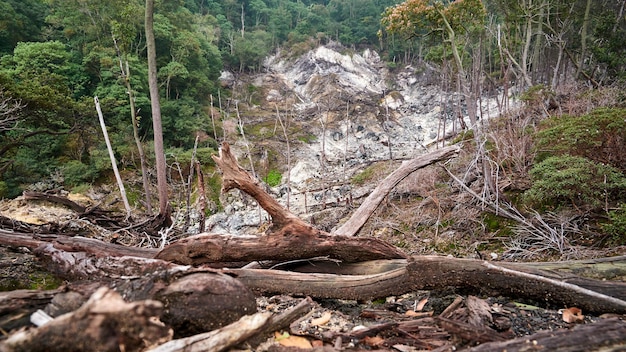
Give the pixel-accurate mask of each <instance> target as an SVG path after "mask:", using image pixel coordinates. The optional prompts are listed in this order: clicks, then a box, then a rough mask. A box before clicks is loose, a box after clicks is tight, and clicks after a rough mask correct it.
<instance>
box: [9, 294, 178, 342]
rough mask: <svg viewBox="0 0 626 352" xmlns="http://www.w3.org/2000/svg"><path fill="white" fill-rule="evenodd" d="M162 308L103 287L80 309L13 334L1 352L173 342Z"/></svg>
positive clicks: (153, 303) (158, 304)
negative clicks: (170, 340) (123, 296)
mask: <svg viewBox="0 0 626 352" xmlns="http://www.w3.org/2000/svg"><path fill="white" fill-rule="evenodd" d="M162 309H163V305H162V304H161V303H160V302H157V301H151V300H146V301H138V302H132V303H126V302H124V300H123V299H122V298H121V296H120V295H119V294H117V293H115V292H114V291H112V290H110V289H107V288H102V289H99V290H98V291H96V292H95V293H94V294H93V295H92V296H91V298H90V299H89V300H88V301H87V302H86V303H85V304H84V305H83V306H82V307H81V308H79V309H78V310H76V311H74V312H71V313H68V314H65V315H62V316H60V317H58V318H56V319H54V320H51V321H50V322H48V323H46V324H44V325H43V326H41V327H39V328H35V329H30V330H26V331H23V332H20V333H16V334H13V335H11V336H10V337H9V338H8V339H7V340H6V341H4V342H3V343H2V344H1V345H0V350H1V351H3V352H5V351H6V352H12V351H31V352H37V351H42V352H44V351H49V352H54V351H138V350H141V349H144V348H147V347H151V346H155V345H158V344H161V343H163V342H165V341H167V340H169V339H171V336H172V331H171V330H170V329H169V328H168V327H167V326H165V325H164V324H163V323H161V322H160V321H159V320H158V317H159V315H160V314H161V310H162Z"/></svg>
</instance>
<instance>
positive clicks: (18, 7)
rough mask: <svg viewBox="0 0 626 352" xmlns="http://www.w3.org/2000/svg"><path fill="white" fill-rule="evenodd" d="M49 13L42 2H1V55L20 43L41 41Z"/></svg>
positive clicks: (34, 0) (9, 51) (30, 0)
mask: <svg viewBox="0 0 626 352" xmlns="http://www.w3.org/2000/svg"><path fill="white" fill-rule="evenodd" d="M47 12H48V8H47V7H46V6H45V4H44V2H43V1H41V0H0V54H8V53H11V52H12V51H13V48H14V47H15V46H16V45H17V43H19V42H31V41H38V40H40V39H41V30H42V27H43V25H44V19H45V17H46V14H47Z"/></svg>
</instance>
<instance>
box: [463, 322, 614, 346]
mask: <svg viewBox="0 0 626 352" xmlns="http://www.w3.org/2000/svg"><path fill="white" fill-rule="evenodd" d="M625 349H626V321H623V320H619V319H614V318H613V319H603V320H600V321H598V322H596V323H592V324H585V325H578V326H576V327H574V328H572V329H559V330H550V331H539V332H537V333H534V334H532V335H529V336H524V337H519V338H516V339H511V340H507V341H498V342H489V343H484V344H482V345H479V346H476V347H473V348H469V349H466V350H463V351H467V352H491V351H507V352H521V351H568V352H594V351H598V352H599V351H624V350H625Z"/></svg>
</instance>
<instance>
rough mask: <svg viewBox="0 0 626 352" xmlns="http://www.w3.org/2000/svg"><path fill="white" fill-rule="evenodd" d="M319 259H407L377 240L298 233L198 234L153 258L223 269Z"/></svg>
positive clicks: (348, 261)
mask: <svg viewBox="0 0 626 352" xmlns="http://www.w3.org/2000/svg"><path fill="white" fill-rule="evenodd" d="M322 256H327V257H329V258H331V259H334V260H338V261H341V262H345V263H353V262H360V261H367V260H375V259H398V258H406V254H404V252H402V251H401V250H400V249H398V248H397V247H395V246H392V245H390V244H388V243H386V242H383V241H381V240H378V239H376V238H348V237H339V236H332V235H328V234H326V233H323V232H318V233H315V234H312V233H310V232H298V231H295V232H290V231H280V232H279V233H275V234H271V235H262V236H258V237H255V236H248V237H242V236H223V235H212V234H200V235H196V236H191V237H188V238H184V239H181V240H178V241H176V242H174V243H172V244H171V245H169V246H167V247H165V248H164V249H163V250H161V251H160V252H159V253H158V254H157V255H156V256H155V258H157V259H162V260H167V261H171V262H174V263H179V264H185V265H194V266H197V265H201V264H211V266H214V267H225V266H228V265H227V264H228V263H229V262H235V263H239V262H252V261H261V260H272V261H289V260H299V259H306V258H313V257H322Z"/></svg>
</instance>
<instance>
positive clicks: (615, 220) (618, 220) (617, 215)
mask: <svg viewBox="0 0 626 352" xmlns="http://www.w3.org/2000/svg"><path fill="white" fill-rule="evenodd" d="M602 230H603V231H604V233H606V234H607V235H609V236H611V237H612V239H613V241H614V242H615V244H617V245H624V244H626V204H622V206H621V207H620V208H619V209H617V210H612V211H610V212H609V222H607V223H604V224H602Z"/></svg>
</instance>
